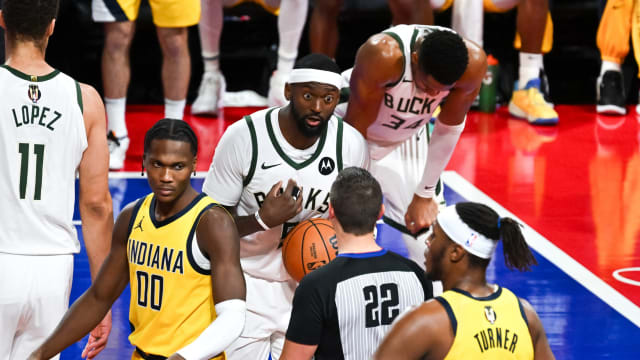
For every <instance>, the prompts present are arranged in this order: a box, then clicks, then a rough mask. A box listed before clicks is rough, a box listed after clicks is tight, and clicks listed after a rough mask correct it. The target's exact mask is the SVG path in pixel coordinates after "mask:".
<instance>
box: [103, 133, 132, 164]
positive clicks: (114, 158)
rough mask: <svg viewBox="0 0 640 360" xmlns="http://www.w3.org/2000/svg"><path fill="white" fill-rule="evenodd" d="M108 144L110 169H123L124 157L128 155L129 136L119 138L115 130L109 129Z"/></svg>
mask: <svg viewBox="0 0 640 360" xmlns="http://www.w3.org/2000/svg"><path fill="white" fill-rule="evenodd" d="M107 144H109V169H110V170H120V169H122V168H123V167H124V159H125V158H126V157H127V149H128V148H129V137H128V136H123V137H120V138H118V137H116V135H115V134H114V133H113V131H109V134H108V135H107Z"/></svg>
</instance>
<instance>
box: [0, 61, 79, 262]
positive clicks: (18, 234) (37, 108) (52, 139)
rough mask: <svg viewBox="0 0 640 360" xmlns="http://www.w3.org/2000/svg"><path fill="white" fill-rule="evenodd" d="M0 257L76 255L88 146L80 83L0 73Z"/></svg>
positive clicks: (3, 69) (56, 75) (64, 77)
mask: <svg viewBox="0 0 640 360" xmlns="http://www.w3.org/2000/svg"><path fill="white" fill-rule="evenodd" d="M0 84H2V86H0V162H1V163H2V164H3V166H4V169H3V171H1V172H0V213H1V214H2V216H0V228H1V229H2V231H0V252H3V253H10V254H23V255H56V254H70V253H76V252H78V251H80V244H79V242H78V239H77V236H76V231H75V227H74V226H73V224H72V218H73V208H74V201H75V178H76V171H77V168H78V164H79V163H80V159H81V158H82V154H83V152H84V150H85V149H86V147H87V135H86V131H85V126H84V118H83V115H82V93H81V91H80V86H79V84H78V83H77V82H76V81H75V80H73V79H72V78H70V77H69V76H67V75H65V74H63V73H61V72H59V71H58V70H56V71H54V72H52V73H50V74H48V75H45V76H31V75H27V74H24V73H22V72H20V71H18V70H15V69H13V68H11V67H9V66H6V65H3V66H0Z"/></svg>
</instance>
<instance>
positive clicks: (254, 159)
mask: <svg viewBox="0 0 640 360" xmlns="http://www.w3.org/2000/svg"><path fill="white" fill-rule="evenodd" d="M244 119H245V120H246V122H247V126H248V127H249V134H251V166H250V167H249V172H248V173H247V177H246V178H245V179H244V181H242V187H245V186H247V185H249V183H250V182H251V179H253V174H254V173H255V172H256V164H257V163H258V138H257V137H256V128H255V126H253V120H252V119H251V116H250V115H247V116H245V117H244Z"/></svg>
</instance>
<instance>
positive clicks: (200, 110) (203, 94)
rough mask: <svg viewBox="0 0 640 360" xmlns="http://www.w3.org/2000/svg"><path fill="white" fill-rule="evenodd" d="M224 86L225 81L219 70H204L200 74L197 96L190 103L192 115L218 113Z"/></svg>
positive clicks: (213, 114)
mask: <svg viewBox="0 0 640 360" xmlns="http://www.w3.org/2000/svg"><path fill="white" fill-rule="evenodd" d="M225 87H226V82H225V81H224V76H223V75H222V73H221V72H219V71H215V72H205V73H204V74H202V81H201V82H200V88H199V89H198V97H197V98H196V100H195V101H194V102H193V104H191V113H192V114H194V115H212V116H215V115H218V109H219V107H220V106H221V104H220V103H221V100H222V93H224V90H225Z"/></svg>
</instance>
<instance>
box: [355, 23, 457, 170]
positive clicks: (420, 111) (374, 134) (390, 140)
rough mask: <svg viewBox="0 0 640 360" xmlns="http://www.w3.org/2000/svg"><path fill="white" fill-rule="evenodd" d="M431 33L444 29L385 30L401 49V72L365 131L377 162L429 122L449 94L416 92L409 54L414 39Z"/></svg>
mask: <svg viewBox="0 0 640 360" xmlns="http://www.w3.org/2000/svg"><path fill="white" fill-rule="evenodd" d="M434 30H447V31H451V30H450V29H446V28H442V27H439V26H427V25H397V26H394V27H391V28H389V29H388V30H386V31H384V32H383V34H386V35H389V36H391V37H392V38H393V39H395V40H396V41H397V42H398V46H399V47H400V49H401V50H402V56H403V58H404V59H403V63H404V70H403V74H402V77H401V78H400V79H399V80H398V81H397V82H396V83H394V84H390V85H388V86H387V89H386V90H385V93H384V97H383V98H382V102H381V103H380V108H379V110H378V116H377V117H376V119H375V120H374V122H373V123H372V124H371V125H370V126H369V128H367V140H369V142H370V143H372V149H370V151H371V157H372V159H374V160H378V159H380V158H382V157H384V156H385V155H386V154H387V153H388V152H389V151H391V149H393V146H391V145H397V144H399V143H401V142H403V141H405V140H407V139H408V138H410V137H411V136H412V135H414V134H415V133H416V132H418V131H420V130H422V129H423V128H424V126H425V125H427V124H428V123H429V120H430V119H431V115H432V114H433V113H434V111H435V110H436V108H437V107H438V105H439V104H440V103H441V102H442V100H443V99H444V98H445V97H446V96H447V95H448V94H449V91H442V92H440V93H438V94H437V95H436V96H431V95H429V94H427V93H425V92H424V91H422V90H420V89H418V88H417V87H416V86H415V83H414V82H413V74H412V72H411V52H412V51H415V49H414V47H415V43H416V40H417V39H419V38H421V37H423V36H424V35H426V34H428V33H430V32H432V31H434Z"/></svg>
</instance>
